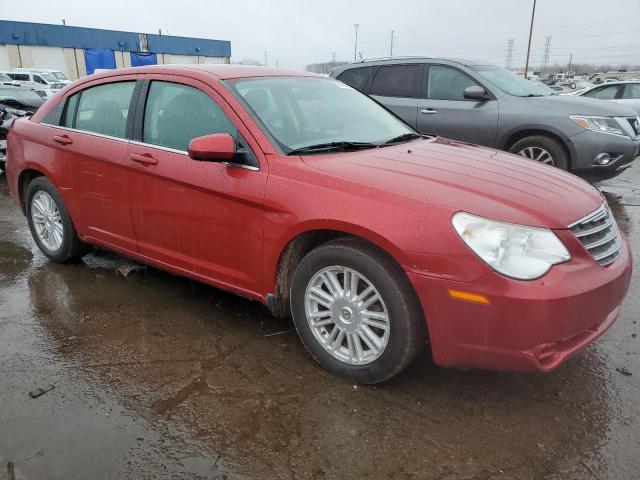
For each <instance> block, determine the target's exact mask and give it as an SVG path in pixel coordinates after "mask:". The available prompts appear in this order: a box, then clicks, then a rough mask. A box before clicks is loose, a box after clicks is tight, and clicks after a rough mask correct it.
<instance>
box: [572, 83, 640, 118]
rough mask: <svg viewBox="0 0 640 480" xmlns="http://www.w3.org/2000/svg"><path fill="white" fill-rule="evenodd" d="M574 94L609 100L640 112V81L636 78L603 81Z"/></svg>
mask: <svg viewBox="0 0 640 480" xmlns="http://www.w3.org/2000/svg"><path fill="white" fill-rule="evenodd" d="M576 96H579V97H587V98H599V99H600V100H611V101H613V102H617V103H622V104H624V105H626V106H628V107H631V108H633V109H634V110H635V111H636V112H638V113H640V81H638V80H627V81H622V80H620V81H617V82H605V83H603V84H601V85H595V86H593V87H591V88H587V89H584V90H582V91H580V92H576Z"/></svg>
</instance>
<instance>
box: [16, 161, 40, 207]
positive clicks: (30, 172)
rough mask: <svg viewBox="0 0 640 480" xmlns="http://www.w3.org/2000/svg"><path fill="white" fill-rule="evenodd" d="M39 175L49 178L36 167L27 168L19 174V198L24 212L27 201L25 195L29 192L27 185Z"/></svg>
mask: <svg viewBox="0 0 640 480" xmlns="http://www.w3.org/2000/svg"><path fill="white" fill-rule="evenodd" d="M38 177H45V178H47V175H46V174H45V173H43V171H41V170H39V169H36V168H25V169H24V170H22V171H21V172H20V174H19V175H18V199H19V200H20V207H21V208H22V213H25V214H26V202H25V198H24V196H25V194H26V193H27V187H28V186H29V184H30V183H31V182H32V181H33V180H35V179H36V178H38Z"/></svg>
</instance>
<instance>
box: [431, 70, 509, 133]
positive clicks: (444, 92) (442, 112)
mask: <svg viewBox="0 0 640 480" xmlns="http://www.w3.org/2000/svg"><path fill="white" fill-rule="evenodd" d="M426 75H427V78H426V92H424V93H425V94H424V95H423V96H424V97H425V98H423V99H422V100H420V104H419V108H418V131H420V132H421V133H433V134H436V135H441V136H443V137H447V138H452V139H455V140H462V141H465V142H470V143H476V144H478V145H486V146H495V142H496V135H497V129H498V101H497V100H495V99H494V98H493V97H491V99H490V100H482V101H480V100H470V99H466V98H464V89H465V88H467V87H471V86H474V85H477V86H480V87H483V86H482V85H480V83H478V82H477V81H476V80H474V79H473V78H471V77H470V76H469V75H468V74H467V73H465V72H463V71H462V70H459V69H458V68H455V67H451V66H448V65H429V66H428V69H427V73H426ZM483 88H484V87H483ZM485 90H486V89H485Z"/></svg>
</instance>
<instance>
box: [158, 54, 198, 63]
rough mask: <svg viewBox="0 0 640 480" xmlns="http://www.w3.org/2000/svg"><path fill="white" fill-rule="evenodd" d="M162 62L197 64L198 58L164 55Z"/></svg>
mask: <svg viewBox="0 0 640 480" xmlns="http://www.w3.org/2000/svg"><path fill="white" fill-rule="evenodd" d="M164 61H165V62H166V63H198V57H192V56H189V55H165V56H164Z"/></svg>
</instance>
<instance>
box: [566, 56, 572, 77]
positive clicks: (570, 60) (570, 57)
mask: <svg viewBox="0 0 640 480" xmlns="http://www.w3.org/2000/svg"><path fill="white" fill-rule="evenodd" d="M572 61H573V52H571V55H569V68H568V70H567V75H569V72H570V71H571V62H572ZM567 75H565V77H566V76H567ZM565 80H566V78H565Z"/></svg>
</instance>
